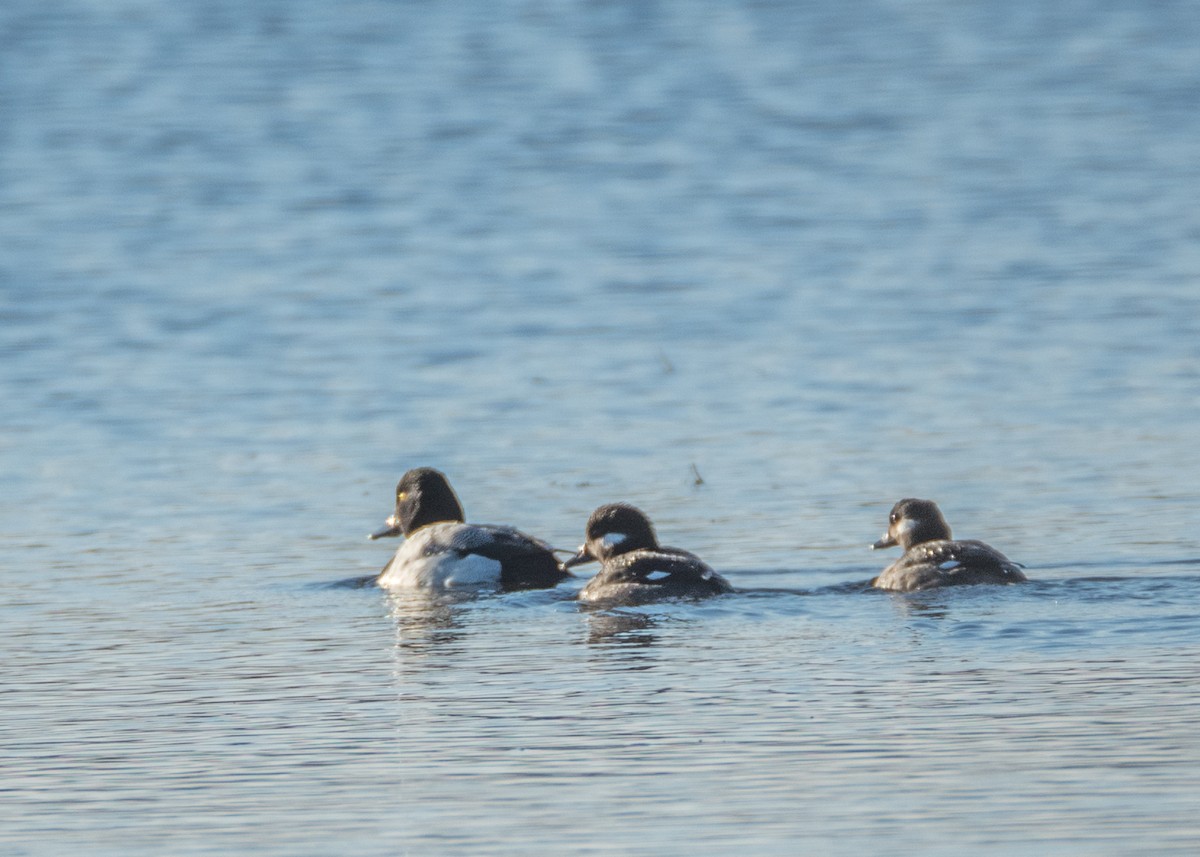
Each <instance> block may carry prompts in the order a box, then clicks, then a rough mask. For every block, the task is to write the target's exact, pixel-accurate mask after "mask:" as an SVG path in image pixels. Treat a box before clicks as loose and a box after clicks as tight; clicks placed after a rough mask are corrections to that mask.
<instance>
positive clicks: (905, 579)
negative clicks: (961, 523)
mask: <svg viewBox="0 0 1200 857" xmlns="http://www.w3.org/2000/svg"><path fill="white" fill-rule="evenodd" d="M896 545H899V546H900V547H901V548H902V549H903V550H904V556H902V557H900V559H898V560H896V561H895V562H894V563H892V564H891V565H889V566H888V567H887V568H885V569H884V570H883V572H882V573H881V574H880V575H879V576H878V577H877V578H875V579H874V580H872V581H871V585H872V586H875V587H877V588H879V589H891V590H895V591H897V592H912V591H915V590H918V589H934V588H936V587H939V586H963V585H968V584H972V583H1020V582H1021V581H1023V580H1025V575H1024V573H1023V572H1022V571H1021V567H1020V566H1019V565H1017V563H1015V562H1012V561H1011V560H1010V559H1009V558H1008V557H1006V556H1005V555H1004V554H1002V553H1000V551H998V550H996V549H995V548H993V547H991V546H989V545H986V544H984V543H983V542H977V541H954V540H953V539H952V538H951V536H950V525H949V524H947V523H946V519H945V518H943V517H942V512H941V510H940V509H938V507H937V504H936V503H934V502H933V501H932V500H916V499H912V498H909V499H906V500H901V501H900V502H899V503H897V504H896V505H895V506H893V507H892V513H891V515H890V517H889V518H888V531H887V532H886V533H884V535H883V538H881V539H880V540H879V541H877V542H875V544H874V545H872V546H871V547H873V548H874V549H875V550H879V549H880V548H890V547H895V546H896Z"/></svg>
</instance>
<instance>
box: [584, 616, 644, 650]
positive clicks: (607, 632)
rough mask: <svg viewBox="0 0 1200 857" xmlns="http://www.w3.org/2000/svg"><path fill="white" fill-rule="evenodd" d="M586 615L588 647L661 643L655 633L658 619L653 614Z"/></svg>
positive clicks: (636, 645)
mask: <svg viewBox="0 0 1200 857" xmlns="http://www.w3.org/2000/svg"><path fill="white" fill-rule="evenodd" d="M584 615H585V616H586V617H587V626H588V634H587V642H588V645H597V646H631V647H647V646H653V645H654V644H655V643H657V642H659V635H658V634H655V633H653V631H654V628H655V627H656V626H657V625H658V617H657V616H655V615H653V614H650V613H633V612H624V611H619V612H618V611H613V612H602V611H597V612H586V613H585V614H584Z"/></svg>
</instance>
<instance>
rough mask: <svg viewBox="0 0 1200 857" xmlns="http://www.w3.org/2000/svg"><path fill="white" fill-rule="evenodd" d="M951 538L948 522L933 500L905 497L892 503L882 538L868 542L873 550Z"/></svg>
mask: <svg viewBox="0 0 1200 857" xmlns="http://www.w3.org/2000/svg"><path fill="white" fill-rule="evenodd" d="M948 538H950V525H949V524H947V523H946V519H945V518H943V517H942V511H941V509H939V508H938V507H937V503H935V502H933V501H932V500H917V499H915V498H913V497H908V498H906V499H904V500H901V501H900V502H899V503H897V504H896V505H895V506H893V507H892V513H891V515H889V516H888V529H887V532H886V533H884V534H883V538H881V539H880V540H879V541H877V542H875V544H873V545H871V547H872V548H874V549H875V550H879V549H881V548H890V547H895V546H896V545H899V546H900V547H901V548H902V549H903V550H908V549H909V548H910V547H912V546H913V545H919V544H921V543H922V542H931V541H934V540H936V539H948Z"/></svg>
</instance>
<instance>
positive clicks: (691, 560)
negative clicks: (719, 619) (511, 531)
mask: <svg viewBox="0 0 1200 857" xmlns="http://www.w3.org/2000/svg"><path fill="white" fill-rule="evenodd" d="M585 539H586V540H585V541H584V543H583V546H582V547H580V548H579V552H578V553H577V554H575V556H573V557H571V558H570V559H569V560H567V561H566V562H565V563H563V567H564V568H571V567H573V566H576V565H582V564H583V563H586V562H594V561H599V563H600V571H599V572H598V573H597V574H596V576H595V577H593V578H592V579H591V580H590V581H588V584H587V586H585V587H584V588H583V590H582V591H581V592H580V593H579V600H580V601H583V602H585V603H588V604H602V605H604V606H621V605H634V604H645V603H647V602H651V601H658V600H661V599H664V598H703V597H707V596H709V595H719V594H721V593H723V592H732V591H733V587H732V586H730V585H729V582H728V581H727V580H725V578H723V577H721V575H719V574H717V573H716V572H715V571H713V570H712V569H711V568H709V567H708V565H706V564H705V563H704V562H703V561H702V560H701V559H700V558H699V557H698V556H696V555H695V554H693V553H689V552H688V551H685V550H680V549H678V548H668V547H662V546H661V545H659V543H658V538H657V537H656V536H655V534H654V527H653V526H652V525H651V524H650V519H649V518H647V517H646V515H645V513H644V512H642V511H641V510H640V509H638V508H636V507H634V506H630V505H629V504H628V503H609V504H607V505H604V506H601V507H600V508H598V509H597V510H596V511H594V512H593V513H592V515H591V517H590V518H588V522H587V529H586V531H585Z"/></svg>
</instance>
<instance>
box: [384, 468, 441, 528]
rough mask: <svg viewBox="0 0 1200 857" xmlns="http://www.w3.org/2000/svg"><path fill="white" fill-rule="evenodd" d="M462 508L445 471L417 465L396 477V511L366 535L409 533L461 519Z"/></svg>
mask: <svg viewBox="0 0 1200 857" xmlns="http://www.w3.org/2000/svg"><path fill="white" fill-rule="evenodd" d="M463 519H464V518H463V508H462V504H461V503H459V502H458V497H457V496H456V495H455V493H454V489H453V488H451V487H450V483H449V481H447V479H446V476H445V474H443V473H442V472H441V471H440V470H434V469H433V468H432V467H417V468H414V469H412V470H410V471H408V472H407V473H405V474H404V475H403V476H402V477H400V482H399V484H397V485H396V511H394V512H393V513H392V516H391V517H390V518H388V519H387V521H386V523H387V527H386V528H385V529H382V530H380V531H379V532H377V533H373V534H372V535H371V536H370V538H372V539H382V538H387V537H388V536H399V535H405V536H407V535H409V534H410V533H412V532H415V531H416V530H419V529H421V527H424V526H427V525H429V524H436V523H438V522H440V521H462V520H463Z"/></svg>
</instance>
